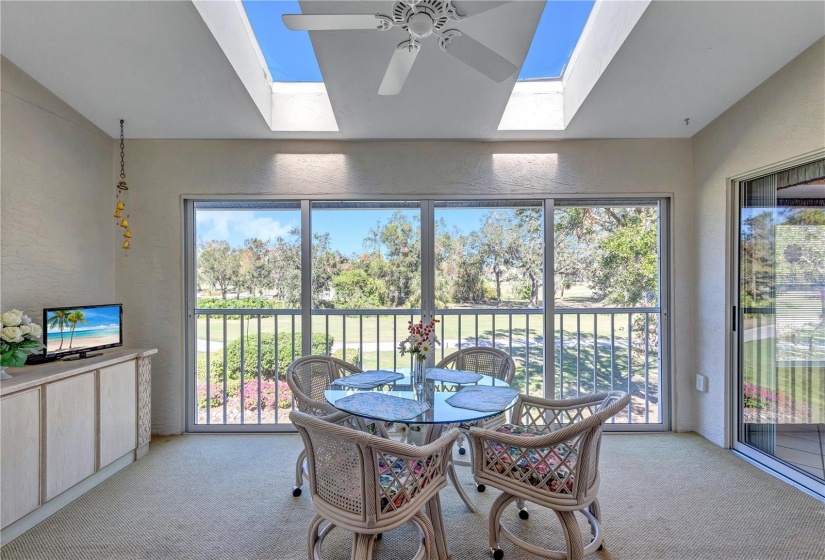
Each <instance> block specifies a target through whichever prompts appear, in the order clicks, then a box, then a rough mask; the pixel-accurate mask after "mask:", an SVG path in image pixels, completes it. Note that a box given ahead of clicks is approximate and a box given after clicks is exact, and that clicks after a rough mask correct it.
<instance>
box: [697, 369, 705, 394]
mask: <svg viewBox="0 0 825 560" xmlns="http://www.w3.org/2000/svg"><path fill="white" fill-rule="evenodd" d="M696 390H697V391H701V392H702V393H707V392H708V376H707V375H700V374H698V373H697V374H696Z"/></svg>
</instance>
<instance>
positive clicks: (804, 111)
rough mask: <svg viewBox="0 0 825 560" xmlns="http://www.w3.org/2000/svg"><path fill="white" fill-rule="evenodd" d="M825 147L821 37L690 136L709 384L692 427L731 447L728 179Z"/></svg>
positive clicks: (698, 340)
mask: <svg viewBox="0 0 825 560" xmlns="http://www.w3.org/2000/svg"><path fill="white" fill-rule="evenodd" d="M823 147H825V39H822V40H820V41H818V42H817V43H815V44H814V45H813V46H811V47H810V48H809V49H808V50H806V51H805V52H804V53H802V54H801V55H799V56H798V57H797V58H796V59H794V60H793V61H792V62H791V63H789V64H788V65H787V66H785V67H784V68H782V69H781V70H780V71H779V72H777V73H776V74H774V75H773V76H772V77H771V78H769V79H768V80H766V81H765V82H764V83H763V84H761V85H760V86H759V87H758V88H756V89H755V90H753V91H752V92H751V93H749V94H748V95H747V96H745V97H744V98H743V99H742V100H741V101H739V102H738V103H736V105H734V106H733V107H731V108H730V109H729V110H728V111H726V112H725V113H724V114H722V115H721V116H720V117H719V118H717V119H716V120H715V121H713V122H712V123H711V124H709V125H708V126H706V127H705V128H704V129H703V130H701V131H700V132H699V133H698V134H696V136H694V137H693V156H694V172H693V173H694V180H695V185H696V195H695V199H696V207H695V214H694V219H695V234H696V244H695V245H694V247H693V251H694V257H693V258H694V259H695V261H694V262H696V264H697V266H696V268H695V270H694V271H693V272H694V274H693V280H694V281H693V282H692V284H693V290H694V292H695V293H693V294H690V296H689V297H690V299H693V298H696V300H697V301H698V303H699V305H698V307H697V309H696V317H695V322H694V327H695V335H694V340H695V344H696V353H695V354H696V372H697V373H703V374H705V375H707V376H708V377H709V378H710V379H709V381H710V384H709V390H708V392H707V393H695V395H694V401H695V422H696V430H697V431H698V432H699V433H700V434H702V435H703V436H704V437H706V438H707V439H709V440H711V441H713V442H715V443H717V444H719V445H725V446H727V445H729V444H730V441H729V439H730V429H729V427H730V423H729V421H730V415H729V413H728V411H729V403H730V402H731V393H730V391H731V382H732V380H733V375H732V374H731V372H730V356H729V353H728V352H729V342H730V331H729V330H728V327H727V325H726V316H725V310H726V309H728V308H729V306H730V305H733V303H732V302H730V300H729V297H727V294H728V284H727V278H726V264H727V259H728V250H727V249H726V246H725V241H724V240H725V239H726V235H727V233H728V231H730V215H731V214H730V209H729V208H728V207H727V196H728V191H729V179H730V178H731V177H736V176H741V175H743V174H746V173H749V172H751V171H753V170H756V169H759V168H761V167H764V166H767V165H772V164H775V163H778V162H782V161H783V160H787V159H790V158H794V157H797V156H801V155H803V154H806V153H809V152H812V151H814V150H817V149H822V148H823Z"/></svg>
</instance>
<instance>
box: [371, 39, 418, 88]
mask: <svg viewBox="0 0 825 560" xmlns="http://www.w3.org/2000/svg"><path fill="white" fill-rule="evenodd" d="M419 49H420V45H419V43H412V44H410V43H409V41H405V42H403V43H401V44H400V45H398V47H396V49H395V52H394V53H393V55H392V58H391V59H390V65H389V66H387V71H386V72H385V73H384V79H383V80H382V81H381V87H379V88H378V95H398V93H399V92H400V91H401V88H402V87H404V82H405V81H406V80H407V75H408V74H409V73H410V69H411V68H412V65H413V62H415V57H417V56H418V51H419Z"/></svg>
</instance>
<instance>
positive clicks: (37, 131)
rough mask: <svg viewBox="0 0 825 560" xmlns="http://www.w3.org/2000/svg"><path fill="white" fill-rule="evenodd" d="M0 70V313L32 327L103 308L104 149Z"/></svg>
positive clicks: (68, 111) (107, 165)
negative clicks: (64, 311)
mask: <svg viewBox="0 0 825 560" xmlns="http://www.w3.org/2000/svg"><path fill="white" fill-rule="evenodd" d="M0 66H1V67H2V96H0V104H2V118H3V120H2V130H0V137H1V138H2V144H0V153H1V155H0V167H1V168H2V172H0V181H1V182H2V187H1V188H2V190H0V207H2V212H1V217H0V225H1V226H2V238H1V239H2V246H1V247H0V306H2V309H3V310H4V311H5V310H6V309H11V308H13V307H16V308H19V309H22V310H25V311H26V312H28V313H29V315H31V317H32V318H34V317H41V316H42V315H41V314H42V309H43V307H48V306H59V305H75V304H78V305H81V304H90V303H111V302H113V301H114V299H115V288H114V242H113V236H114V234H115V232H114V226H113V224H112V220H113V218H111V212H112V210H113V201H114V183H113V182H112V180H113V174H112V161H113V160H112V157H113V149H114V143H113V141H112V139H111V138H110V137H109V136H107V135H106V134H104V133H103V132H102V131H101V130H100V129H98V128H97V127H96V126H94V125H93V124H92V123H90V122H89V121H87V120H86V119H85V118H83V117H82V116H81V115H80V114H78V113H77V112H76V111H74V110H73V109H72V108H71V107H69V106H68V105H66V104H65V103H64V102H63V101H61V100H60V99H59V98H57V97H55V96H54V95H53V94H52V93H51V92H49V91H48V90H47V89H45V88H44V87H43V86H41V85H40V84H38V83H37V82H35V81H34V80H33V79H32V78H30V77H29V76H28V75H26V74H25V73H23V72H22V71H21V70H20V69H19V68H17V67H16V66H15V65H14V64H12V63H11V62H9V61H8V60H6V59H5V58H3V59H2V61H0ZM38 322H39V321H38Z"/></svg>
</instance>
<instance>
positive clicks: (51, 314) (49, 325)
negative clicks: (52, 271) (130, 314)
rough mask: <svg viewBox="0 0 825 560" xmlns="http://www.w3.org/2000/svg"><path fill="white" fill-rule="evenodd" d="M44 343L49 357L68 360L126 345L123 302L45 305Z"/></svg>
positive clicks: (45, 351) (86, 356) (90, 355)
mask: <svg viewBox="0 0 825 560" xmlns="http://www.w3.org/2000/svg"><path fill="white" fill-rule="evenodd" d="M43 344H45V345H46V349H45V350H44V354H45V356H44V357H45V358H47V359H49V358H51V359H54V358H63V359H68V360H72V359H74V360H80V359H83V358H91V357H92V356H99V355H100V354H99V353H98V354H92V352H94V351H95V350H103V349H104V348H114V347H116V346H123V304H120V303H114V304H110V305H80V306H75V307H51V308H47V309H44V310H43ZM73 355H76V357H75V356H73ZM68 356H72V357H68Z"/></svg>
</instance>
